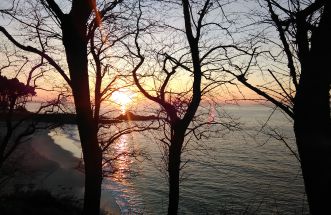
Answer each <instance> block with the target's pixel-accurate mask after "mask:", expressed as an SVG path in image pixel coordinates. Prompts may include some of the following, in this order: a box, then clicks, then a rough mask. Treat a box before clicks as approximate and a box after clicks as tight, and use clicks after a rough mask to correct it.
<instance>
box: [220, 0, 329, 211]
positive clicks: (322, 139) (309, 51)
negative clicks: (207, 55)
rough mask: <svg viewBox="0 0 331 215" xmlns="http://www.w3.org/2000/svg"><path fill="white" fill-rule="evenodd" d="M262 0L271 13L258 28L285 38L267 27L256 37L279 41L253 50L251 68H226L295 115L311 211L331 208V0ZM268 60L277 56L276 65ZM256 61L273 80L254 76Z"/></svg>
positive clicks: (290, 114) (293, 116)
mask: <svg viewBox="0 0 331 215" xmlns="http://www.w3.org/2000/svg"><path fill="white" fill-rule="evenodd" d="M259 2H260V3H261V6H263V7H265V8H266V10H267V11H268V16H269V19H267V20H262V21H261V22H259V24H260V25H259V27H258V28H261V29H265V28H264V25H265V24H269V25H270V24H271V25H272V26H274V28H275V29H276V32H277V34H278V38H279V40H278V41H277V40H276V41H275V40H274V39H273V38H272V36H273V35H271V36H270V35H267V36H263V32H262V33H261V34H259V35H258V36H257V37H255V38H254V39H253V40H255V39H257V40H259V39H261V38H262V39H263V40H261V41H262V42H261V41H260V42H261V43H262V44H263V43H265V42H266V41H267V42H269V44H268V45H270V43H272V44H275V45H276V46H272V49H270V50H269V51H266V52H264V53H263V52H261V51H260V52H258V49H256V48H255V49H254V50H253V51H252V52H250V55H251V59H252V60H251V63H250V65H249V67H251V68H249V67H248V68H245V69H241V68H237V69H236V71H237V72H234V70H233V71H229V70H225V71H227V72H228V73H230V74H232V75H234V76H235V77H236V78H237V80H238V81H239V82H240V83H242V84H243V85H244V86H246V87H248V88H249V89H251V90H253V91H254V92H256V93H257V94H258V95H260V96H262V97H264V98H265V99H266V100H268V101H270V102H272V103H273V104H274V105H276V106H277V107H278V108H280V109H281V110H282V111H283V112H284V113H286V114H287V115H288V116H289V117H290V118H292V119H293V120H294V132H295V136H296V144H297V148H298V153H299V160H300V164H301V168H302V175H303V179H304V183H305V189H306V194H307V198H308V203H309V207H310V212H311V213H312V214H326V213H330V207H329V204H330V202H331V199H330V195H329V194H330V192H331V174H330V171H329V170H330V169H331V157H330V153H331V132H330V131H331V119H330V81H331V78H330V77H331V73H330V66H329V63H328V61H329V59H331V52H330V50H331V42H330V37H331V2H330V1H324V0H316V1H275V0H264V1H259ZM285 2H286V4H283V3H285ZM263 3H265V4H263ZM261 17H265V16H261ZM261 26H262V27H261ZM268 36H270V37H268ZM255 41H256V40H255ZM262 47H263V46H262ZM275 52H277V53H276V54H273V53H275ZM261 56H264V57H261ZM270 57H271V59H270ZM266 59H267V60H266ZM262 60H263V61H265V60H266V61H267V62H271V64H273V65H274V66H273V68H272V66H270V64H269V65H266V63H263V61H262ZM255 66H259V68H258V69H257V70H258V71H259V70H260V71H261V72H263V71H266V75H268V76H269V79H268V81H267V82H265V83H262V84H260V85H257V84H253V83H252V82H250V79H249V78H250V75H251V74H252V72H251V71H252V69H254V67H255ZM286 66H287V69H285V68H286ZM265 67H267V69H264V68H265ZM255 69H256V67H255ZM264 74H265V73H264Z"/></svg>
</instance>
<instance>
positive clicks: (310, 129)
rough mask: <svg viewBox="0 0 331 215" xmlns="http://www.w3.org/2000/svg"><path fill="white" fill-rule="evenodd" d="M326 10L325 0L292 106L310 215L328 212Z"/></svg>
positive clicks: (330, 152) (330, 146)
mask: <svg viewBox="0 0 331 215" xmlns="http://www.w3.org/2000/svg"><path fill="white" fill-rule="evenodd" d="M330 9H331V8H330V2H329V1H327V3H326V6H325V8H324V12H323V15H322V18H321V22H320V25H319V27H318V29H317V30H316V31H315V32H313V35H312V42H311V50H310V53H309V59H310V60H309V62H304V63H303V64H301V65H304V66H302V68H301V77H300V83H299V86H298V89H297V93H296V98H295V106H294V131H295V136H296V142H297V146H298V151H299V155H300V159H301V168H302V175H303V179H304V183H305V189H306V193H307V198H308V202H309V207H310V212H311V214H331V207H330V204H331V196H330V193H331V120H330V94H329V91H330V65H329V61H330V59H331V54H330V50H331V43H330V38H331V29H330V28H331V23H330V20H331V17H330V15H331V14H330Z"/></svg>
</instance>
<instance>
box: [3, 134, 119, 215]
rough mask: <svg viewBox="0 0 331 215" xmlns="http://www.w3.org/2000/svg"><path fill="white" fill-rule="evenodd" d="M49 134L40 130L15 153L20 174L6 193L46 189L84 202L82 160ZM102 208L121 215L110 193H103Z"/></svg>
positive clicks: (12, 180)
mask: <svg viewBox="0 0 331 215" xmlns="http://www.w3.org/2000/svg"><path fill="white" fill-rule="evenodd" d="M49 132H50V131H49V130H48V129H46V130H42V131H38V132H37V133H35V134H34V135H33V136H32V137H31V139H30V140H29V141H28V142H25V143H23V144H22V145H21V146H19V147H18V149H17V151H15V152H14V153H15V154H13V157H14V158H13V159H14V160H16V161H14V162H16V164H17V163H18V172H17V173H16V174H15V177H14V178H13V179H11V180H10V182H9V183H8V185H9V186H7V189H6V191H5V192H8V193H9V192H15V190H17V189H36V190H37V189H44V190H48V191H50V192H51V193H52V194H53V195H54V196H59V197H62V196H70V197H73V198H75V199H77V200H78V201H82V200H83V196H84V174H83V173H82V172H80V171H79V170H78V169H77V167H78V165H79V164H80V162H81V161H80V159H79V158H76V157H75V156H74V155H73V153H71V152H70V151H67V150H65V149H63V148H62V147H61V146H60V145H58V144H57V143H56V142H55V141H54V140H53V139H52V137H50V136H49ZM100 206H101V209H102V210H104V211H105V212H106V213H107V214H110V215H112V214H114V215H117V214H121V211H120V207H119V206H118V205H117V203H116V200H115V198H114V197H113V196H111V194H110V193H109V192H102V197H101V203H100Z"/></svg>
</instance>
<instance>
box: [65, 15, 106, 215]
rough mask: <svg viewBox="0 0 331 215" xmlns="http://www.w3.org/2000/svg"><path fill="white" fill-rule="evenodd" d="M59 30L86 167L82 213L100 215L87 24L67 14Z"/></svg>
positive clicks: (98, 151) (98, 158) (99, 166)
mask: <svg viewBox="0 0 331 215" xmlns="http://www.w3.org/2000/svg"><path fill="white" fill-rule="evenodd" d="M62 31H63V44H64V47H65V51H66V56H67V62H68V67H69V72H70V78H71V88H72V92H73V97H74V102H75V107H76V114H77V125H78V131H79V136H80V141H81V146H82V151H83V159H84V166H85V194H84V214H85V215H97V214H99V213H100V196H101V182H102V152H101V149H100V147H99V145H98V139H97V131H96V129H95V126H94V121H93V113H92V109H91V101H90V89H89V80H88V62H87V37H86V24H85V23H84V22H82V23H80V22H79V20H78V21H77V17H76V19H74V18H73V17H72V16H71V15H67V16H66V19H65V20H64V21H63V23H62Z"/></svg>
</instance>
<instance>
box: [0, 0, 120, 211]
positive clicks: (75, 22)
mask: <svg viewBox="0 0 331 215" xmlns="http://www.w3.org/2000/svg"><path fill="white" fill-rule="evenodd" d="M120 2H121V0H115V1H111V2H107V1H98V2H97V1H94V0H93V1H88V0H84V1H76V0H74V1H65V2H61V3H57V2H56V1H54V0H45V1H44V0H42V1H27V2H17V3H16V2H14V3H13V4H12V5H11V6H9V7H8V9H2V10H1V14H2V15H4V16H6V17H8V18H9V19H12V20H13V21H16V22H17V23H18V24H19V25H21V26H23V29H22V30H23V33H22V34H21V35H22V39H23V41H22V40H21V41H19V40H18V39H17V38H15V37H14V36H13V35H14V34H13V33H9V31H10V30H11V29H10V30H9V31H7V29H5V28H4V27H2V26H1V27H0V31H1V32H2V33H3V34H4V35H5V36H6V37H7V39H9V40H10V41H11V42H12V43H13V44H14V45H16V46H17V47H18V48H20V49H22V50H25V51H27V52H30V53H34V54H37V55H40V56H42V57H43V58H44V59H45V60H46V61H47V62H48V63H49V64H50V65H51V66H53V67H54V69H55V70H56V71H57V72H58V73H59V74H60V75H61V76H62V77H63V78H64V80H65V81H66V82H67V84H68V85H69V86H70V88H71V90H72V93H73V97H74V103H75V109H76V115H77V125H78V130H79V136H80V140H81V146H82V151H83V159H84V164H85V165H84V168H85V194H84V214H99V210H100V194H101V182H102V152H101V149H100V147H99V145H98V140H97V130H96V127H95V124H94V123H93V121H94V119H93V112H92V109H91V98H90V89H89V73H88V51H87V45H88V41H89V39H90V38H91V37H92V36H93V35H94V31H95V30H96V29H97V27H98V26H100V24H101V22H102V21H103V20H104V19H107V18H110V17H112V16H111V14H112V10H113V9H114V8H115V7H116V6H117V5H118V4H119V3H120ZM68 8H70V9H69V10H68ZM97 8H101V9H99V10H98V9H97ZM22 14H23V15H22ZM28 20H29V21H28ZM24 34H25V35H24ZM24 39H25V42H24ZM28 41H32V42H33V43H32V44H31V43H29V42H28ZM61 42H62V44H63V47H62V48H61V49H60V50H58V49H56V48H55V47H56V46H59V44H60V43H61ZM27 44H29V45H27ZM37 44H38V45H39V47H38V48H37V47H35V46H36V45H37ZM63 52H64V53H65V59H66V63H67V67H66V66H64V65H63V63H62V62H60V60H61V56H63V55H62V53H63ZM56 53H57V54H58V56H57V55H54V54H56ZM67 68H68V71H69V75H68V73H67V72H66V70H67Z"/></svg>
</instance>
